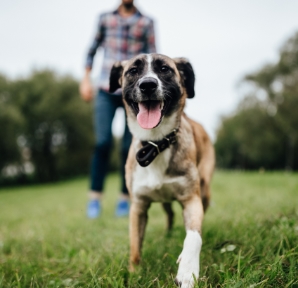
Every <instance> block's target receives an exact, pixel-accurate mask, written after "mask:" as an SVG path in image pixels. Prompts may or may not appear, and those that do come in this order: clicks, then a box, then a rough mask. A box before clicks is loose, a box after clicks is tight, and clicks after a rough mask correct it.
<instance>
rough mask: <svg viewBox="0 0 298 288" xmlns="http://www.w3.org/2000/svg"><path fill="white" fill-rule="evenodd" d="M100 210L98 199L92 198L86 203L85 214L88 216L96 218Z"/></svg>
mask: <svg viewBox="0 0 298 288" xmlns="http://www.w3.org/2000/svg"><path fill="white" fill-rule="evenodd" d="M100 211H101V205H100V201H99V200H96V199H93V200H90V201H89V203H88V205H87V216H88V218H91V219H94V218H97V217H98V216H99V214H100Z"/></svg>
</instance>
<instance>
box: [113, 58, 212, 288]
mask: <svg viewBox="0 0 298 288" xmlns="http://www.w3.org/2000/svg"><path fill="white" fill-rule="evenodd" d="M152 78H153V79H152ZM144 80H145V81H147V82H148V81H149V82H150V81H153V82H155V83H157V87H156V90H154V91H153V93H152V94H151V95H149V94H148V93H143V92H142V90H141V89H140V85H141V83H143V82H144ZM194 80H195V79H194V72H193V69H192V67H191V65H190V63H189V62H188V61H187V60H186V59H183V58H177V59H171V58H169V57H167V56H164V55H160V54H142V55H139V56H137V57H135V58H133V59H131V60H128V61H123V62H121V63H120V62H118V63H116V64H115V65H114V66H113V68H112V71H111V77H110V91H111V92H113V91H115V90H116V89H118V88H120V87H122V91H123V100H124V105H125V109H126V114H127V120H128V125H129V128H130V130H131V132H132V134H133V141H132V144H131V147H130V151H129V155H128V159H127V163H126V167H125V168H126V184H127V187H128V190H129V193H130V197H131V208H130V226H129V227H130V250H131V251H130V269H131V270H132V271H133V270H134V265H135V264H138V263H139V262H140V254H141V252H140V251H141V246H142V242H143V238H144V233H145V227H146V223H147V219H148V216H147V210H148V208H149V207H150V204H151V202H156V201H158V202H162V203H163V208H164V210H165V211H166V213H167V217H168V220H167V226H168V229H171V227H172V224H173V217H174V213H173V210H172V208H171V201H173V200H177V201H178V202H179V203H180V204H181V206H182V208H183V217H184V223H185V228H186V238H185V240H184V245H183V250H182V252H181V254H180V256H179V257H178V260H177V262H179V268H178V273H177V276H176V279H175V282H176V284H178V285H179V286H180V287H192V286H193V285H194V280H193V275H194V276H195V278H198V275H199V255H200V250H201V245H202V239H201V231H202V221H203V216H204V211H205V210H206V209H207V207H208V205H209V199H210V181H211V178H212V173H213V169H214V164H215V156H214V150H213V146H212V144H211V141H210V139H209V137H208V135H207V133H206V132H205V130H204V129H203V127H202V126H201V125H200V124H198V123H196V122H195V121H193V120H191V119H189V118H188V117H187V116H186V115H185V113H184V112H183V109H184V106H185V101H186V98H192V97H194ZM144 101H147V102H144ZM149 101H161V102H160V103H161V104H160V105H161V106H163V111H162V117H161V119H160V122H159V124H157V126H156V127H154V128H152V129H143V128H141V127H140V125H139V124H138V122H137V114H138V103H139V102H143V103H147V105H149V104H148V103H150V102H149ZM175 128H179V132H178V133H177V142H176V143H174V144H172V145H170V147H169V148H168V149H166V150H165V151H163V152H162V153H161V154H159V155H158V156H157V158H156V159H155V160H154V161H153V162H152V163H151V164H150V165H149V166H148V167H141V166H140V165H139V164H138V163H137V161H136V153H137V151H138V150H139V149H140V148H141V147H142V144H141V141H159V140H161V139H162V138H163V137H165V136H166V135H167V134H169V133H170V132H171V131H172V130H173V129H175Z"/></svg>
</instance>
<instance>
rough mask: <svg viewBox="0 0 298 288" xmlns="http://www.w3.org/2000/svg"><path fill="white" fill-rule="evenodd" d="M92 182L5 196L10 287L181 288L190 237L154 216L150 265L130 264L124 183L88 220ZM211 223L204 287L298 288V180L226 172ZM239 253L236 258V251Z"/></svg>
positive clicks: (154, 212)
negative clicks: (120, 205)
mask: <svg viewBox="0 0 298 288" xmlns="http://www.w3.org/2000/svg"><path fill="white" fill-rule="evenodd" d="M87 186H88V180H87V179H85V178H84V179H77V180H72V181H67V182H63V183H57V184H49V185H40V186H39V185H35V186H27V187H18V188H4V189H3V188H2V189H1V190H0V287H133V288H134V287H145V288H148V287H174V285H173V278H174V277H175V273H176V271H177V264H176V263H175V262H176V259H177V257H178V255H179V253H180V252H181V250H182V245H183V239H184V236H185V231H184V227H183V222H182V217H181V208H180V206H179V205H178V204H175V210H176V219H175V225H174V229H173V231H172V232H171V233H170V234H167V233H166V232H165V224H166V220H165V216H164V214H163V211H162V209H161V207H160V204H158V203H157V204H154V205H152V207H151V208H150V213H149V223H148V226H147V230H146V237H145V241H144V247H143V260H142V263H141V265H140V267H139V268H138V269H137V271H136V272H135V273H132V274H130V273H129V272H128V270H127V266H128V246H129V245H128V219H127V218H124V219H117V218H115V217H114V206H115V202H116V200H117V196H118V194H117V191H118V187H119V178H118V177H117V176H115V175H112V176H110V177H109V178H108V181H107V185H106V186H107V187H106V197H105V198H104V200H103V212H102V216H101V217H100V218H99V219H96V220H88V219H86V217H85V206H86V190H87ZM212 192H213V196H212V201H213V203H212V206H211V207H210V208H209V209H208V211H207V214H206V217H205V219H204V225H203V247H202V253H201V271H200V277H201V278H200V280H199V281H198V285H197V287H235V288H236V287H251V288H252V287H298V260H297V259H298V207H297V205H298V175H297V174H287V173H281V172H280V173H264V174H259V173H241V172H223V171H217V172H216V173H215V176H214V179H213V182H212ZM228 250H233V251H228Z"/></svg>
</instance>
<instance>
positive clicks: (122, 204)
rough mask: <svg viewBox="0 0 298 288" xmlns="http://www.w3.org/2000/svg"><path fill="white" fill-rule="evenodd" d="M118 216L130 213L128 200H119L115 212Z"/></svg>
mask: <svg viewBox="0 0 298 288" xmlns="http://www.w3.org/2000/svg"><path fill="white" fill-rule="evenodd" d="M115 214H116V216H117V217H124V216H127V215H128V214H129V202H128V200H119V201H118V203H117V207H116V212H115Z"/></svg>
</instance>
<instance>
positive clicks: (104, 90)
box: [80, 0, 156, 218]
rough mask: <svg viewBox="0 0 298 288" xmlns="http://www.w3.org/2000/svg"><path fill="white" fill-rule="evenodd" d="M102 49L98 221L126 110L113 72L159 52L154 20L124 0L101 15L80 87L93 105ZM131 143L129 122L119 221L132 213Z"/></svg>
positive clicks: (94, 168)
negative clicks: (115, 126) (115, 132)
mask: <svg viewBox="0 0 298 288" xmlns="http://www.w3.org/2000/svg"><path fill="white" fill-rule="evenodd" d="M99 47H101V48H102V49H103V51H104V60H103V65H102V69H101V73H100V78H99V88H98V91H97V95H96V97H95V105H94V127H95V138H96V145H95V149H94V152H93V158H92V164H91V184H90V191H89V202H88V205H87V216H88V217H89V218H96V217H98V216H99V215H100V212H101V199H102V194H103V186H104V180H105V177H106V174H107V171H108V162H109V161H108V160H109V154H110V149H111V146H112V139H113V137H112V121H113V118H114V115H115V111H116V109H117V108H118V107H123V103H122V95H121V90H120V89H119V90H118V91H116V92H115V93H113V94H111V93H108V91H109V76H110V71H111V68H112V65H113V64H114V63H115V62H116V61H122V60H127V59H130V58H132V57H134V56H136V55H138V54H140V53H155V52H156V48H155V35H154V23H153V20H151V19H150V18H148V17H146V16H144V15H143V14H142V13H141V12H140V11H139V10H138V9H137V8H136V6H135V5H134V3H133V0H122V1H121V4H120V6H119V7H118V8H117V9H116V10H115V11H113V12H108V13H103V14H101V15H100V17H99V23H98V26H97V33H96V35H95V38H94V40H93V43H92V45H91V47H90V49H89V51H88V55H87V61H86V65H85V75H84V77H83V79H82V82H81V84H80V93H81V96H82V98H83V99H84V100H85V101H87V102H89V101H91V100H92V99H93V95H94V94H93V87H92V83H91V80H90V74H91V70H92V65H93V59H94V55H95V54H96V52H97V49H98V48H99ZM130 143H131V134H130V132H129V130H128V126H127V123H126V120H125V129H124V135H123V139H122V147H121V194H120V197H119V200H118V203H117V205H116V211H115V214H116V216H119V217H121V216H126V215H128V213H129V196H128V190H127V188H126V185H125V177H124V173H125V171H124V166H125V162H126V158H127V154H128V150H129V146H130Z"/></svg>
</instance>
